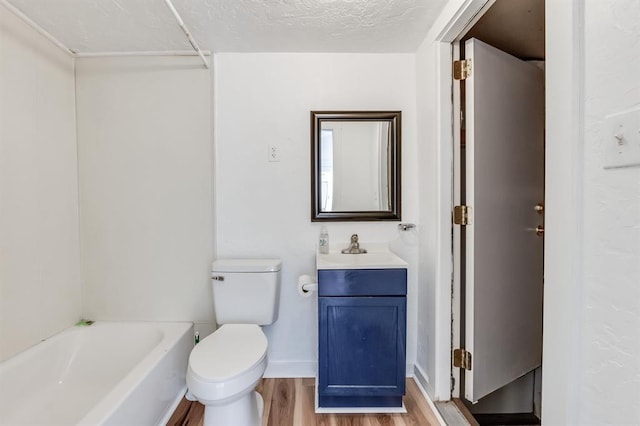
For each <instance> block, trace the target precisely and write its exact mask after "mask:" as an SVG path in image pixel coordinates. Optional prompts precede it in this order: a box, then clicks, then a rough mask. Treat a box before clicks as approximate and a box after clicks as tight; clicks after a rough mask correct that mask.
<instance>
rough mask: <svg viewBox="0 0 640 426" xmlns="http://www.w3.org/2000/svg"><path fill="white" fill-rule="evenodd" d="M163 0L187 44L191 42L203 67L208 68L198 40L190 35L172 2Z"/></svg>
mask: <svg viewBox="0 0 640 426" xmlns="http://www.w3.org/2000/svg"><path fill="white" fill-rule="evenodd" d="M164 2H165V3H166V5H167V7H168V8H169V10H171V13H173V16H174V17H175V18H176V21H178V25H179V26H180V29H181V30H182V32H183V33H184V35H185V36H186V37H187V40H188V41H189V44H191V47H193V49H194V50H195V51H196V53H197V54H198V56H199V57H200V59H202V63H203V64H204V67H205V68H207V69H209V62H208V61H207V59H206V58H205V57H204V55H203V54H202V50H200V46H198V42H197V41H196V39H195V38H193V36H192V35H191V32H190V31H189V28H187V25H186V24H185V23H184V21H183V20H182V18H181V17H180V14H179V13H178V11H177V10H176V8H175V6H174V5H173V3H172V2H171V0H164Z"/></svg>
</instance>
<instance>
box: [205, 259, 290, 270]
mask: <svg viewBox="0 0 640 426" xmlns="http://www.w3.org/2000/svg"><path fill="white" fill-rule="evenodd" d="M281 266H282V261H281V260H280V259H218V260H216V261H214V262H213V264H212V265H211V270H212V271H213V272H276V271H279V270H280V267H281Z"/></svg>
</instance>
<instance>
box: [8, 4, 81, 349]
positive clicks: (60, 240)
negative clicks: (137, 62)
mask: <svg viewBox="0 0 640 426" xmlns="http://www.w3.org/2000/svg"><path fill="white" fill-rule="evenodd" d="M73 72H74V71H73V59H72V58H71V57H70V56H69V55H67V54H66V53H64V52H63V51H61V50H60V49H58V48H57V47H55V46H54V45H53V44H51V43H50V42H49V41H47V40H45V39H44V38H43V37H42V36H40V35H39V34H37V33H36V32H35V31H34V30H32V29H31V28H30V27H27V26H26V25H25V24H24V23H23V22H22V21H20V20H19V19H17V18H16V17H15V16H14V15H12V14H11V13H9V12H8V11H7V10H6V9H5V8H4V7H2V6H0V342H1V344H0V361H2V360H4V359H6V358H8V357H10V356H12V355H14V354H15V353H17V352H19V351H21V350H23V349H25V348H27V347H29V346H31V345H33V344H35V343H38V342H39V341H40V340H41V339H44V338H47V337H49V336H51V335H53V334H55V333H57V332H58V331H60V330H62V329H64V328H66V327H68V326H70V325H72V324H74V323H75V322H76V321H77V320H78V319H79V318H80V263H79V247H78V180H77V165H76V163H77V158H76V135H75V105H74V83H73V79H74V77H73Z"/></svg>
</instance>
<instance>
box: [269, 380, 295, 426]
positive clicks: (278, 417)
mask: <svg viewBox="0 0 640 426" xmlns="http://www.w3.org/2000/svg"><path fill="white" fill-rule="evenodd" d="M295 391H296V389H295V384H294V381H293V379H280V380H276V383H275V386H274V388H273V397H272V401H271V410H270V412H269V421H268V423H267V424H268V425H269V426H286V425H293V409H294V405H295Z"/></svg>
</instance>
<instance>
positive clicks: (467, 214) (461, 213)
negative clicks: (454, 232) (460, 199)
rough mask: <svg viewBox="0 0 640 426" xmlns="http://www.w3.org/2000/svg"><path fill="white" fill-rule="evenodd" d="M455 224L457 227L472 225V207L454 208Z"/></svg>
mask: <svg viewBox="0 0 640 426" xmlns="http://www.w3.org/2000/svg"><path fill="white" fill-rule="evenodd" d="M453 223H454V224H455V225H462V226H466V225H471V207H469V206H455V207H454V208H453Z"/></svg>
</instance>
